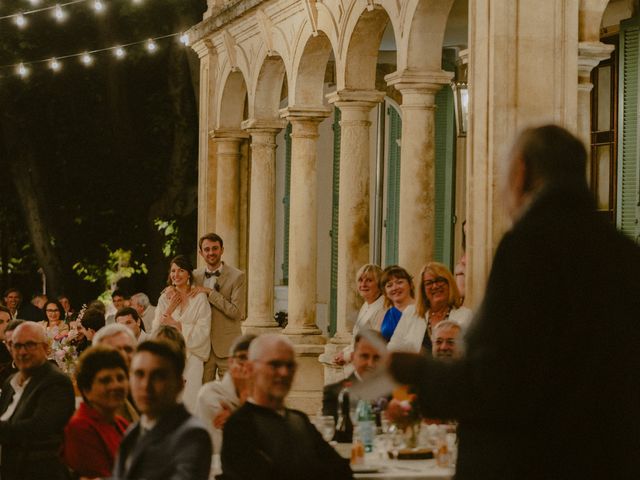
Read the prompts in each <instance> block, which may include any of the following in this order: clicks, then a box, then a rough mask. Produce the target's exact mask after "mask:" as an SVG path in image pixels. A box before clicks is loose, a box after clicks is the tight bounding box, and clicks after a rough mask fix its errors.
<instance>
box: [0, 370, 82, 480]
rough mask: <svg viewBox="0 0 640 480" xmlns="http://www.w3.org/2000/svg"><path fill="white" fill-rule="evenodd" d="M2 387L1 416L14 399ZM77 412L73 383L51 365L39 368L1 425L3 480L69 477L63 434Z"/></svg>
mask: <svg viewBox="0 0 640 480" xmlns="http://www.w3.org/2000/svg"><path fill="white" fill-rule="evenodd" d="M9 381H10V380H7V381H6V382H5V383H4V385H3V386H2V396H0V412H4V411H5V410H6V409H7V407H8V406H9V404H10V403H11V399H12V398H13V393H14V391H13V388H12V387H11V385H10V383H9ZM74 409H75V397H74V393H73V386H72V384H71V380H70V379H69V377H67V376H66V375H65V374H64V373H62V372H61V371H60V370H58V368H57V367H56V366H54V365H53V364H51V363H50V362H45V363H44V365H42V366H41V367H39V368H38V369H37V370H36V371H35V372H34V374H33V375H32V377H31V380H29V383H28V384H27V386H26V387H25V390H24V393H23V394H22V398H20V401H19V403H18V405H17V407H16V410H15V412H14V413H13V415H12V416H11V418H9V420H7V421H4V422H0V444H1V445H2V480H14V479H15V480H40V479H42V480H57V479H65V478H67V476H68V472H67V469H66V467H65V466H64V465H63V464H62V462H61V461H60V449H61V447H62V440H63V430H64V426H65V425H66V423H67V421H68V420H69V418H70V417H71V415H72V414H73V411H74Z"/></svg>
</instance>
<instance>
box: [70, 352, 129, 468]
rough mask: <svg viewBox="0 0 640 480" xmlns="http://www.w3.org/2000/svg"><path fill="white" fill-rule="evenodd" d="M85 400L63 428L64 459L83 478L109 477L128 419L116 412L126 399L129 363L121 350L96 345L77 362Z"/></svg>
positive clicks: (77, 370) (81, 391)
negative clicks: (127, 363)
mask: <svg viewBox="0 0 640 480" xmlns="http://www.w3.org/2000/svg"><path fill="white" fill-rule="evenodd" d="M76 382H77V384H78V389H79V390H80V393H81V394H82V398H83V400H84V401H83V402H82V403H81V404H80V406H79V407H78V410H76V413H75V414H74V415H73V417H71V420H69V423H68V424H67V426H66V427H65V430H64V452H63V457H64V462H65V464H66V465H67V466H68V467H69V468H70V469H71V470H73V471H74V472H75V473H76V474H77V475H78V476H80V477H89V478H96V477H109V476H110V475H111V469H112V467H113V462H114V459H115V456H116V453H117V452H118V447H119V446H120V442H121V441H122V437H123V436H124V432H125V430H126V429H127V425H128V424H127V421H126V420H125V419H124V418H122V417H120V416H119V415H117V414H116V411H118V409H120V408H122V407H123V405H124V402H125V399H126V398H127V390H128V387H129V381H128V376H127V365H126V363H125V360H124V357H123V356H122V355H121V354H120V352H119V351H118V350H116V349H114V348H112V347H107V346H105V345H97V346H94V347H91V348H88V349H87V350H86V351H85V352H84V353H83V354H82V355H81V356H80V359H79V361H78V365H77V369H76Z"/></svg>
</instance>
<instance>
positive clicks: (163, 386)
mask: <svg viewBox="0 0 640 480" xmlns="http://www.w3.org/2000/svg"><path fill="white" fill-rule="evenodd" d="M184 364H185V358H184V355H182V353H181V352H180V351H179V350H178V349H177V348H176V347H175V345H173V344H172V343H170V342H167V341H165V340H148V341H146V342H143V343H141V344H140V345H139V346H138V351H137V352H136V354H135V355H134V356H133V360H132V362H131V372H130V380H129V381H130V387H131V392H132V394H133V399H134V400H135V402H136V405H137V406H138V408H139V409H140V412H141V413H142V416H141V417H140V420H139V421H138V422H136V423H134V424H133V425H132V426H131V427H130V428H129V430H128V432H127V434H126V435H125V437H124V438H123V440H122V443H121V444H120V449H119V451H118V458H117V459H116V463H115V466H114V470H113V477H112V479H113V480H140V479H143V478H144V479H145V480H165V479H173V480H208V478H209V471H210V466H211V455H212V449H211V439H210V438H209V433H208V432H207V430H206V428H205V427H204V425H202V422H200V420H198V419H197V418H195V417H193V416H192V415H190V414H189V412H188V411H187V409H186V408H184V405H182V404H181V403H178V398H179V396H180V393H181V392H182V389H183V387H184V382H183V380H182V374H183V373H184Z"/></svg>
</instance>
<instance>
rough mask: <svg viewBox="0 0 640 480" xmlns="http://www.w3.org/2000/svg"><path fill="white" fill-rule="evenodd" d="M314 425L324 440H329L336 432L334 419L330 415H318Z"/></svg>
mask: <svg viewBox="0 0 640 480" xmlns="http://www.w3.org/2000/svg"><path fill="white" fill-rule="evenodd" d="M316 427H317V428H318V431H319V432H320V434H321V435H322V438H324V441H325V442H330V441H331V439H332V438H333V435H334V434H335V433H336V425H335V420H334V419H333V417H332V416H331V415H320V416H319V417H317V419H316Z"/></svg>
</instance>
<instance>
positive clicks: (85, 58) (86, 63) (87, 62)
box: [80, 52, 93, 67]
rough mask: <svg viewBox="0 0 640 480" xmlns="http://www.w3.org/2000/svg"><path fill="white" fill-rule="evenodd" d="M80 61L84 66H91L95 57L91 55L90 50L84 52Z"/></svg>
mask: <svg viewBox="0 0 640 480" xmlns="http://www.w3.org/2000/svg"><path fill="white" fill-rule="evenodd" d="M80 62H82V64H83V65H84V66H87V67H88V66H89V65H91V64H92V63H93V57H92V56H91V55H89V52H84V53H83V54H82V55H81V56H80Z"/></svg>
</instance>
